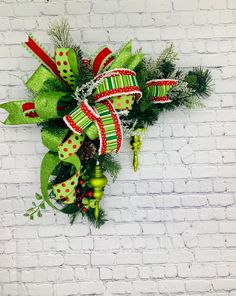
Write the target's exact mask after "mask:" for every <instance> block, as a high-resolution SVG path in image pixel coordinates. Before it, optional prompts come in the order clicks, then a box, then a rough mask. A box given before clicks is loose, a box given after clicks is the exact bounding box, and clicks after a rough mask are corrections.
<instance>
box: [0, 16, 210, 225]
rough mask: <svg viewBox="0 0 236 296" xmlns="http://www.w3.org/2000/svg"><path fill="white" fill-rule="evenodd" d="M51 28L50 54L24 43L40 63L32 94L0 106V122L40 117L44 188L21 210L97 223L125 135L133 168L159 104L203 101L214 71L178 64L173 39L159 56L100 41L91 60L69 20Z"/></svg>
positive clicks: (31, 40)
mask: <svg viewBox="0 0 236 296" xmlns="http://www.w3.org/2000/svg"><path fill="white" fill-rule="evenodd" d="M48 34H49V36H50V38H51V40H52V42H53V44H54V46H55V54H54V56H51V55H50V54H49V52H48V51H47V50H46V49H44V47H43V46H42V45H41V44H40V43H39V42H38V41H37V40H36V39H35V38H34V37H33V35H31V34H30V35H29V36H28V41H27V42H25V43H24V46H25V48H26V49H27V50H28V51H29V52H30V53H31V54H33V56H34V57H35V58H36V59H37V60H38V61H39V62H40V66H39V67H38V69H37V70H36V71H35V72H34V73H33V75H32V76H31V77H30V78H29V79H28V80H27V81H26V87H27V88H28V90H29V91H30V92H31V93H32V97H33V99H32V100H21V101H13V102H7V103H4V104H1V105H0V108H2V109H4V110H6V111H7V112H8V113H9V114H8V116H7V118H6V120H5V121H4V124H6V125H19V124H38V125H39V126H40V128H41V137H42V143H43V144H44V146H46V147H47V148H48V149H49V152H47V153H46V154H45V156H44V158H43V160H42V164H41V173H40V179H41V180H40V181H41V192H42V194H36V200H37V201H36V202H35V201H33V202H32V207H31V208H29V209H28V210H27V211H26V213H25V216H27V217H29V218H30V219H34V216H35V215H36V216H38V217H41V216H42V209H45V205H46V204H48V205H49V206H50V207H52V208H53V209H56V210H58V211H60V212H62V213H64V214H68V215H69V217H70V222H71V223H73V222H74V221H75V218H76V217H78V216H79V215H81V216H82V217H87V218H88V220H89V221H90V222H92V223H93V224H94V225H95V226H96V227H100V226H101V225H102V224H104V223H105V221H106V217H105V213H104V211H103V210H102V209H100V207H99V203H100V200H101V198H102V196H103V190H104V187H105V186H106V184H107V178H106V177H105V175H104V174H103V172H107V173H109V174H110V175H111V176H112V177H113V179H115V178H116V177H117V174H118V172H119V170H120V164H119V163H118V161H117V160H116V159H115V158H114V154H115V153H118V152H119V150H120V149H121V146H122V142H123V138H124V137H127V136H128V137H131V141H130V144H131V148H132V149H133V153H134V161H133V166H134V170H135V171H136V170H137V168H138V151H139V149H140V147H141V138H140V134H141V133H142V132H143V131H145V129H146V128H147V127H148V126H150V125H153V124H155V122H156V121H157V120H158V117H159V115H160V113H161V112H163V111H168V110H173V109H175V108H176V107H180V106H186V107H188V108H192V107H194V106H196V105H199V104H201V99H202V98H204V97H207V96H209V94H210V91H211V86H210V83H211V75H210V72H209V70H203V69H202V68H200V67H198V68H193V69H192V70H191V71H189V72H187V73H184V72H183V71H181V70H179V69H177V68H176V64H175V61H176V59H177V55H176V53H175V51H174V48H173V46H172V45H171V46H169V47H168V48H166V49H165V50H164V51H163V52H162V53H161V55H160V56H159V58H158V59H156V60H153V59H150V58H145V57H144V55H143V53H142V52H141V50H139V51H137V52H136V53H132V45H131V42H128V43H126V44H124V45H123V46H122V48H121V49H120V50H119V51H118V52H116V53H114V52H112V51H111V50H110V49H109V48H108V47H106V46H103V47H101V48H99V49H98V50H97V51H96V52H95V53H94V54H93V55H92V56H91V57H90V58H89V59H88V58H86V57H84V54H83V52H82V51H81V48H80V47H79V46H77V45H76V44H75V43H74V41H73V38H72V37H71V35H70V31H69V25H68V22H67V21H66V20H61V21H59V22H57V23H54V24H52V25H50V27H49V30H48Z"/></svg>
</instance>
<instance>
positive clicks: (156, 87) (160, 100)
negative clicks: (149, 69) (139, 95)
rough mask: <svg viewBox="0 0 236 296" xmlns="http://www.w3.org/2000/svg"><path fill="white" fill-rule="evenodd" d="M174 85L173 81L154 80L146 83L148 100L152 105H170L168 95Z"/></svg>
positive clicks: (174, 81)
mask: <svg viewBox="0 0 236 296" xmlns="http://www.w3.org/2000/svg"><path fill="white" fill-rule="evenodd" d="M174 85H176V80H175V79H155V80H150V81H148V82H147V83H146V86H147V90H148V94H149V96H150V100H151V101H152V102H153V103H154V104H164V103H170V102H171V100H170V99H169V97H168V93H169V91H170V90H171V88H172V87H173V86H174Z"/></svg>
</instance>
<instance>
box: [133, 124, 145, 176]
mask: <svg viewBox="0 0 236 296" xmlns="http://www.w3.org/2000/svg"><path fill="white" fill-rule="evenodd" d="M145 130H146V129H145V128H138V129H137V130H136V134H135V135H133V136H132V137H131V141H130V146H131V148H132V150H133V168H134V171H135V172H137V170H138V153H139V150H140V149H141V146H142V140H141V136H140V133H142V132H144V131H145Z"/></svg>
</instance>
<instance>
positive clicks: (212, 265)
mask: <svg viewBox="0 0 236 296" xmlns="http://www.w3.org/2000/svg"><path fill="white" fill-rule="evenodd" d="M0 2H1V3H0V85H1V88H0V97H1V99H0V102H5V101H7V100H15V99H23V98H25V97H26V91H25V89H24V87H23V84H22V82H21V80H20V79H19V77H20V78H26V77H27V76H29V75H30V74H32V73H33V71H34V70H35V69H36V67H37V62H36V61H35V60H34V59H33V58H32V57H31V56H29V54H28V53H27V52H25V50H24V49H23V48H22V47H21V45H20V43H21V42H22V41H25V40H26V34H25V32H33V34H34V35H35V36H36V37H37V38H38V39H39V40H41V41H42V42H43V43H45V44H46V45H47V43H48V42H49V39H48V37H47V35H46V29H47V26H48V22H49V20H53V19H55V18H57V17H58V16H61V15H65V16H67V17H68V19H69V22H70V24H71V27H72V30H73V35H74V37H75V39H76V40H77V41H78V43H79V44H81V46H82V48H83V49H84V50H88V52H89V53H92V52H93V50H94V49H96V48H97V46H98V45H101V44H103V43H106V44H108V45H109V46H111V47H112V48H113V49H117V48H118V47H119V46H120V44H121V42H124V41H127V40H128V39H132V40H133V41H134V47H135V48H138V47H140V46H142V48H143V51H144V52H145V53H146V54H150V55H155V56H157V55H158V54H159V53H160V52H161V50H162V49H163V48H165V46H166V45H167V44H168V43H170V42H173V43H174V45H175V47H176V49H177V50H178V52H179V57H180V60H179V62H178V65H179V66H181V67H186V68H188V67H191V66H198V65H202V66H205V67H209V68H210V69H211V71H212V74H213V77H214V82H215V93H214V94H213V95H212V97H211V98H210V99H208V100H206V101H205V107H204V108H198V109H195V110H192V111H188V110H177V111H174V112H170V113H166V114H164V115H163V116H162V117H161V118H160V120H159V123H158V124H157V125H156V126H155V127H153V128H151V129H149V131H148V133H147V134H146V137H145V139H144V140H143V146H142V152H141V153H140V169H139V171H138V172H137V173H134V172H133V170H132V166H131V162H132V153H131V151H130V150H129V147H128V142H126V143H125V145H124V148H123V150H122V152H121V154H120V155H119V159H120V160H121V162H122V166H123V170H122V172H121V174H120V176H119V178H118V180H117V182H116V183H115V184H114V185H113V184H112V183H110V187H107V189H106V195H105V198H104V200H103V207H104V209H105V210H106V211H107V214H108V217H109V220H110V221H109V222H108V223H107V224H106V226H104V227H103V228H102V229H101V230H97V229H94V228H93V227H91V228H90V227H89V226H88V224H87V223H86V222H85V223H81V222H78V223H76V224H75V225H74V226H72V227H71V226H69V225H68V221H67V217H65V216H63V215H61V214H56V213H55V214H54V213H53V212H52V210H51V209H49V210H48V211H47V212H46V213H45V214H44V215H43V218H42V219H38V220H37V219H36V220H35V221H34V222H29V221H28V220H27V219H26V218H25V217H23V213H24V211H25V209H26V208H28V207H29V206H30V205H31V202H32V200H33V196H34V192H35V191H39V183H38V180H39V166H40V161H41V159H42V156H43V154H44V153H45V152H46V150H45V149H44V148H43V146H42V145H41V143H40V133H39V129H38V128H36V127H12V128H6V127H4V126H1V128H0V155H1V156H0V196H1V201H0V212H1V226H0V253H1V255H0V295H3V296H8V295H9V296H14V295H17V296H26V295H28V296H42V295H44V296H70V295H71V296H72V295H76V296H80V295H83V296H85V295H107V296H108V295H130V296H131V295H132V296H138V295H149V296H154V295H161V296H166V295H173V296H174V295H186V296H189V295H194V296H200V295H204V296H210V295H212V296H213V295H214V296H215V295H216V296H218V295H220V296H226V295H230V296H235V295H236V195H235V191H236V182H235V177H236V165H235V148H236V110H235V105H236V96H235V93H236V83H235V75H236V74H235V70H236V25H235V21H236V1H235V0H185V1H184V0H107V1H104V0H99V1H98V0H97V1H95V0H84V1H83V0H81V1H77V0H76V1H75V0H73V1H72V0H66V1H60V0H57V1H56V0H47V1H43V0H34V1H27V0H1V1H0ZM2 115H3V114H1V117H2Z"/></svg>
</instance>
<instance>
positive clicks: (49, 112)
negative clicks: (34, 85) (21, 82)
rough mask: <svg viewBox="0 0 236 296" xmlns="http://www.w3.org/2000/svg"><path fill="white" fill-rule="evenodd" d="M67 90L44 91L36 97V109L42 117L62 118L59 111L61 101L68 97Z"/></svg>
mask: <svg viewBox="0 0 236 296" xmlns="http://www.w3.org/2000/svg"><path fill="white" fill-rule="evenodd" d="M67 97H68V93H66V92H42V93H40V95H38V96H37V97H36V98H35V109H36V112H37V114H38V116H39V117H40V118H44V119H52V118H60V117H62V116H60V113H59V112H58V104H59V101H62V100H63V98H67Z"/></svg>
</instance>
